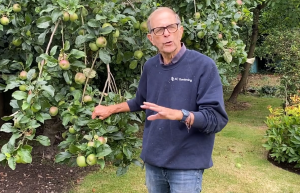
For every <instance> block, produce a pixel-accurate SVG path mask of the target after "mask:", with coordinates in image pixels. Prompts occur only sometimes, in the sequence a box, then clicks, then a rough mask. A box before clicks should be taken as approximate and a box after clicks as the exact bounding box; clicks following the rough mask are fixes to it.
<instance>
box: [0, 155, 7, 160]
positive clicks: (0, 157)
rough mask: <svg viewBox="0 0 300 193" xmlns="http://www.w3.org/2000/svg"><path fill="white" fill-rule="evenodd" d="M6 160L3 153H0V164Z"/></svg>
mask: <svg viewBox="0 0 300 193" xmlns="http://www.w3.org/2000/svg"><path fill="white" fill-rule="evenodd" d="M5 159H6V155H5V154H3V153H0V162H1V161H3V160H5Z"/></svg>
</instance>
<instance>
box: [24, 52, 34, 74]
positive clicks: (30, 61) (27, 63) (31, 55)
mask: <svg viewBox="0 0 300 193" xmlns="http://www.w3.org/2000/svg"><path fill="white" fill-rule="evenodd" d="M32 61H33V54H31V53H30V54H28V57H27V58H26V66H25V69H27V68H29V67H30V66H31V64H32ZM27 76H28V75H27Z"/></svg>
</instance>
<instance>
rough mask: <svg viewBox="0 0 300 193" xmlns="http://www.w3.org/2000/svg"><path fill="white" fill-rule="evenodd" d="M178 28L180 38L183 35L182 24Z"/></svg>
mask: <svg viewBox="0 0 300 193" xmlns="http://www.w3.org/2000/svg"><path fill="white" fill-rule="evenodd" d="M178 30H179V31H180V40H181V39H182V36H183V33H184V29H183V26H180V27H179V29H178Z"/></svg>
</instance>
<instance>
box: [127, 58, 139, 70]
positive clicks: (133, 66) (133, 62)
mask: <svg viewBox="0 0 300 193" xmlns="http://www.w3.org/2000/svg"><path fill="white" fill-rule="evenodd" d="M137 64H138V62H137V60H132V61H131V62H130V64H129V68H130V69H132V70H134V69H136V67H137Z"/></svg>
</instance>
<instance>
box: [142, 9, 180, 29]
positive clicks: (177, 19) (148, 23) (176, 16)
mask: <svg viewBox="0 0 300 193" xmlns="http://www.w3.org/2000/svg"><path fill="white" fill-rule="evenodd" d="M164 9H166V10H168V11H171V12H172V13H173V14H174V16H175V18H176V22H177V23H179V25H180V24H181V21H180V17H179V15H178V14H177V13H176V12H175V11H174V10H173V9H170V8H169V7H159V8H157V9H156V10H154V11H153V12H152V13H151V14H150V16H149V17H148V20H147V27H148V31H149V33H150V31H151V29H152V28H151V24H150V20H151V17H152V16H153V14H154V13H155V12H157V11H161V10H164Z"/></svg>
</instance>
